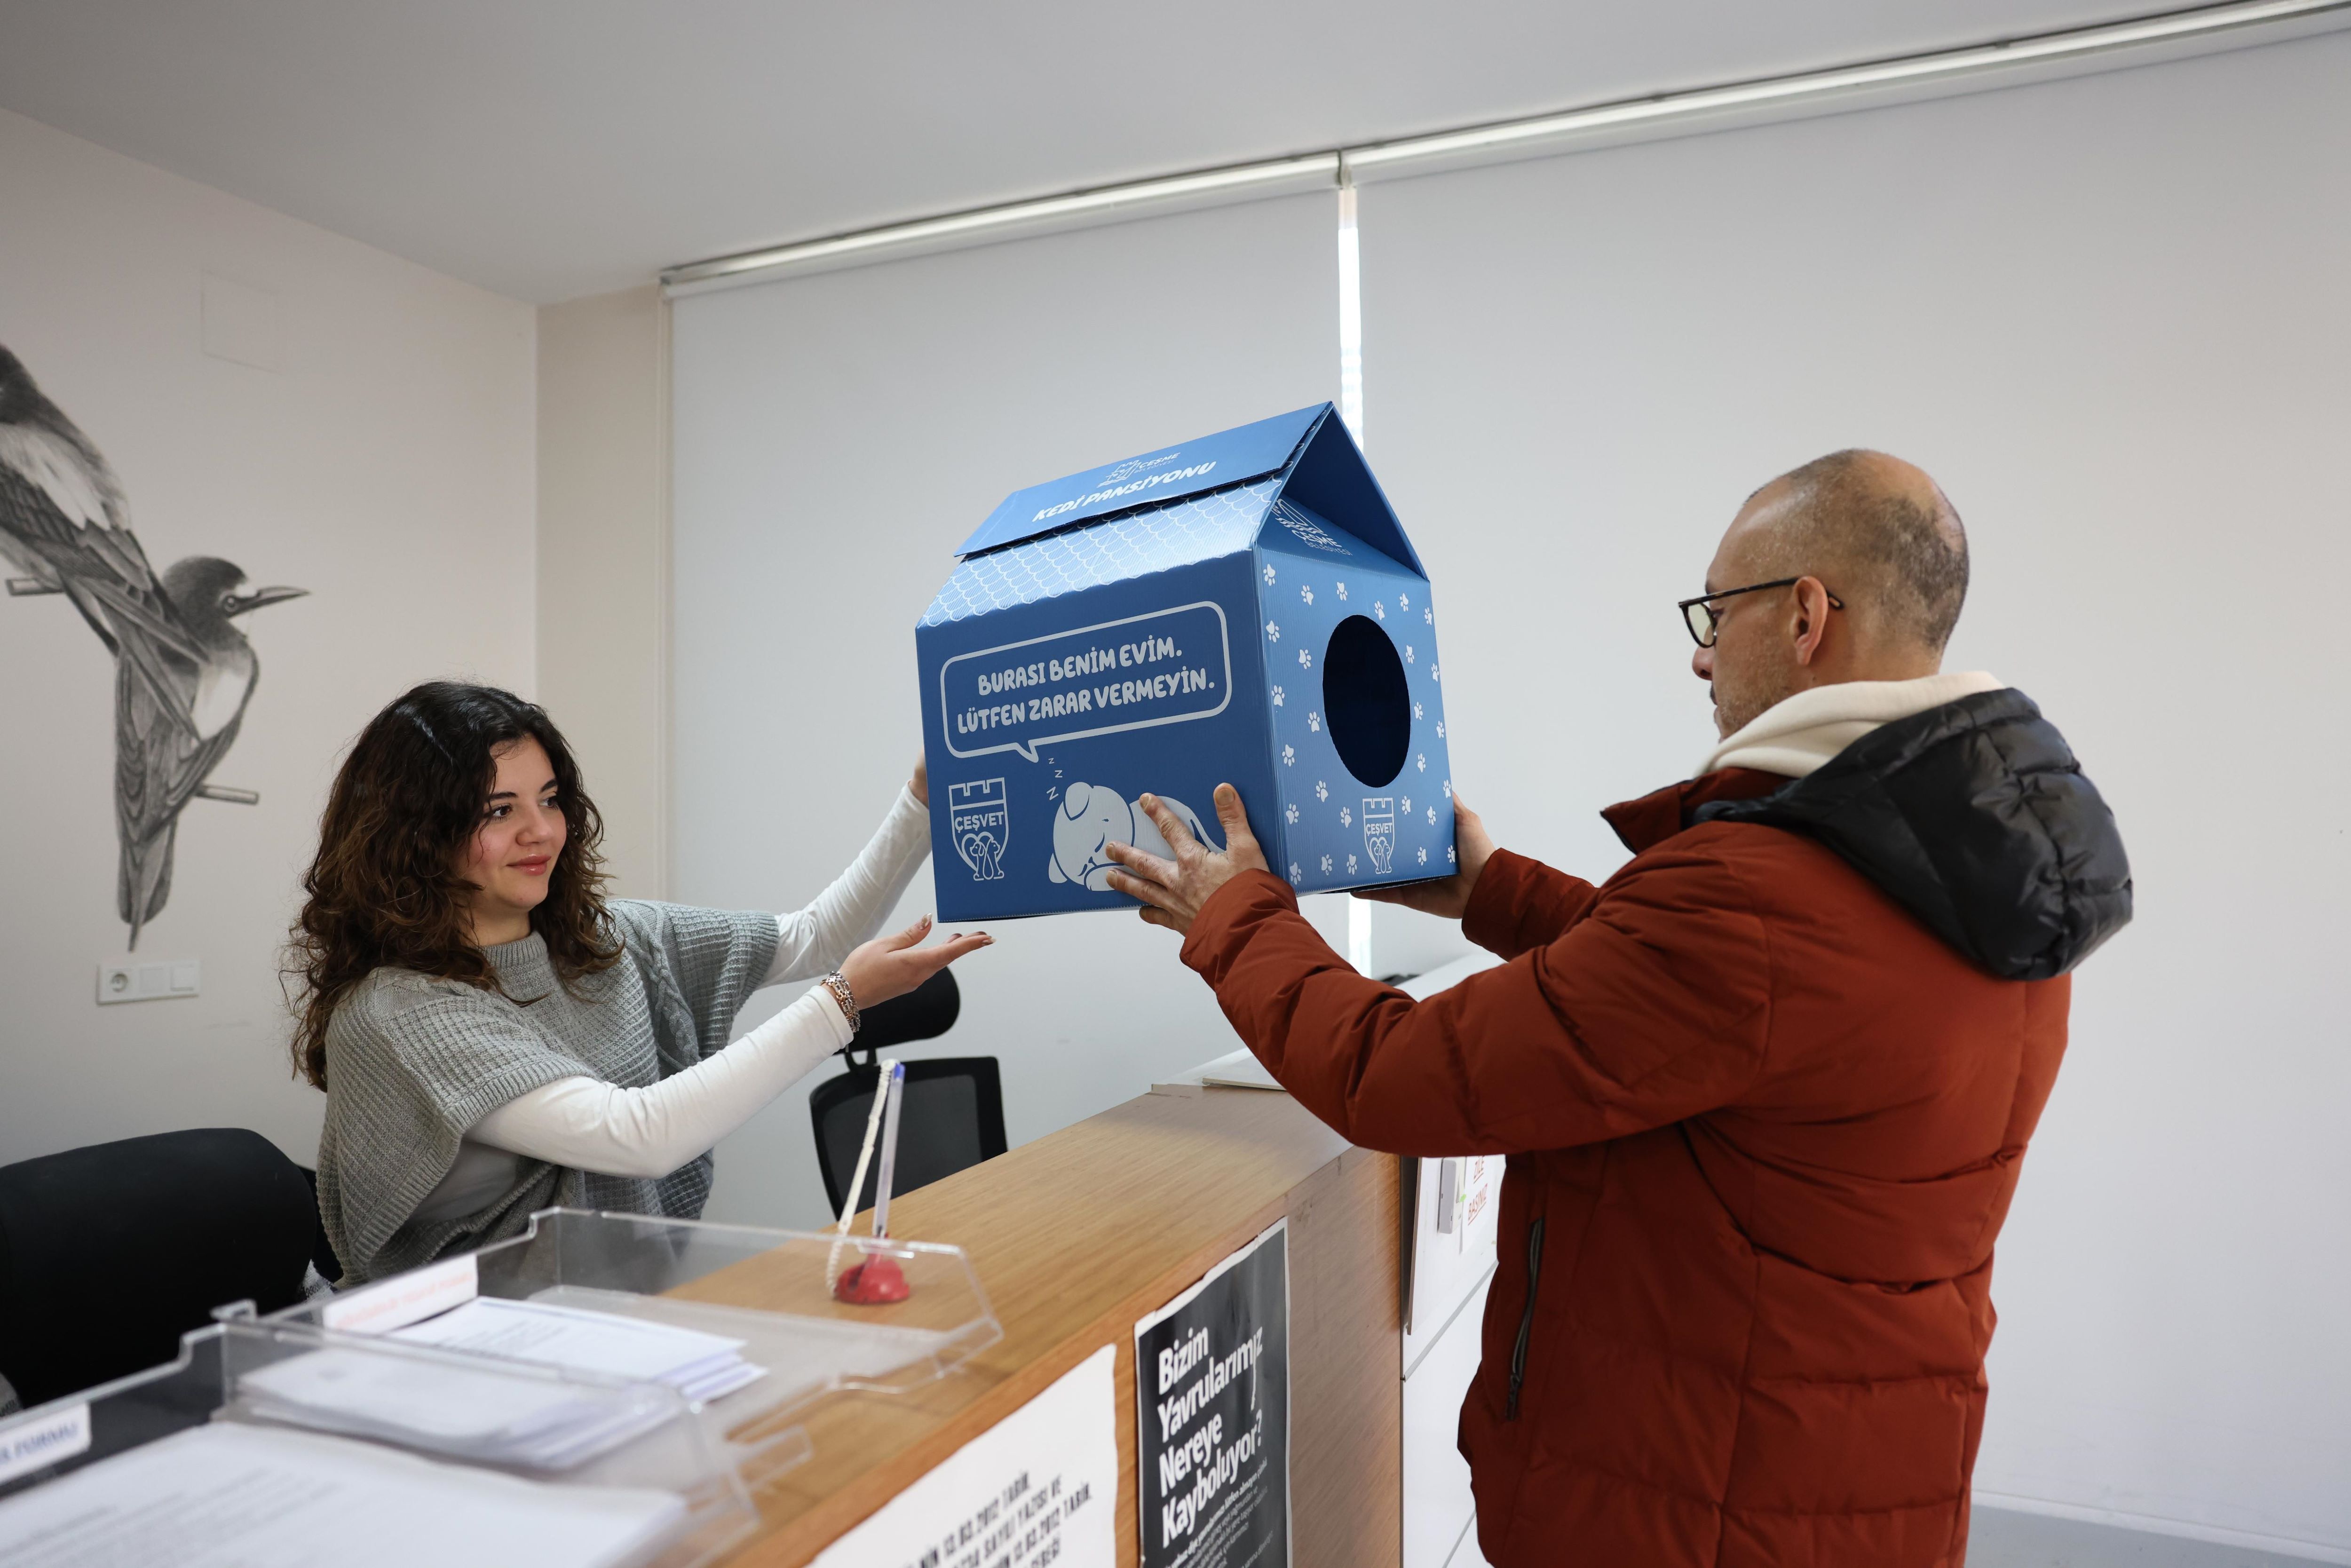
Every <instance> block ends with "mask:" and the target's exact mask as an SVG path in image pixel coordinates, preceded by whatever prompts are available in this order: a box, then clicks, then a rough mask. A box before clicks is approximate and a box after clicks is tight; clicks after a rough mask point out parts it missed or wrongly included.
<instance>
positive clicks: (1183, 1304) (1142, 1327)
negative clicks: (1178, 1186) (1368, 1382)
mask: <svg viewBox="0 0 2351 1568" xmlns="http://www.w3.org/2000/svg"><path fill="white" fill-rule="evenodd" d="M1134 1394H1135V1398H1134V1406H1135V1416H1136V1419H1137V1425H1138V1428H1139V1431H1138V1441H1137V1443H1136V1446H1135V1480H1136V1493H1137V1497H1138V1499H1139V1500H1140V1502H1141V1505H1142V1510H1143V1518H1142V1526H1141V1531H1140V1534H1139V1536H1138V1539H1139V1541H1140V1543H1141V1545H1142V1549H1143V1551H1142V1561H1143V1568H1289V1563H1290V1222H1289V1221H1288V1220H1286V1219H1284V1220H1277V1221H1275V1222H1274V1225H1273V1228H1271V1229H1270V1230H1268V1231H1266V1232H1265V1233H1264V1234H1263V1235H1261V1236H1259V1238H1258V1239H1256V1240H1254V1241H1252V1242H1250V1243H1249V1245H1248V1246H1246V1247H1244V1248H1242V1249H1240V1250H1239V1251H1238V1252H1236V1253H1234V1254H1233V1255H1232V1256H1231V1257H1229V1258H1228V1259H1226V1260H1224V1261H1223V1262H1221V1263H1219V1264H1217V1266H1216V1267H1215V1268H1214V1269H1211V1270H1208V1273H1207V1277H1206V1278H1204V1279H1203V1280H1201V1281H1200V1282H1199V1283H1198V1284H1196V1285H1195V1286H1193V1287H1192V1288H1191V1289H1190V1290H1188V1291H1185V1292H1184V1293H1183V1294H1182V1295H1180V1296H1178V1297H1176V1298H1175V1300H1174V1301H1170V1302H1168V1303H1167V1304H1166V1305H1165V1306H1164V1307H1162V1308H1160V1309H1159V1311H1157V1312H1154V1313H1152V1314H1151V1315H1150V1316H1149V1317H1147V1318H1145V1319H1144V1320H1143V1321H1142V1322H1139V1323H1137V1324H1135V1325H1134Z"/></svg>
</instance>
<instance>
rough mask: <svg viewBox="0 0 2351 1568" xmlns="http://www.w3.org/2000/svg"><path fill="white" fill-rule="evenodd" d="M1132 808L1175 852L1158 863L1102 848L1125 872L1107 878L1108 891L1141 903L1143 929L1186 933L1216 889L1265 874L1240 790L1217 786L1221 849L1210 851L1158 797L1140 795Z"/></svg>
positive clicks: (1145, 855)
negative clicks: (1246, 876) (1250, 873)
mask: <svg viewBox="0 0 2351 1568" xmlns="http://www.w3.org/2000/svg"><path fill="white" fill-rule="evenodd" d="M1137 804H1139V805H1141V806H1142V808H1143V810H1144V814H1145V815H1146V816H1148V817H1149V818H1150V819H1151V821H1152V824H1153V826H1155V827H1156V828H1157V829H1158V830H1159V836H1160V837H1161V838H1163V839H1165V840H1166V841H1167V847H1168V848H1169V849H1171V850H1173V851H1175V859H1174V860H1172V861H1164V860H1161V859H1160V858H1159V857H1158V856H1157V855H1155V854H1153V853H1151V852H1149V851H1147V850H1139V849H1136V848H1135V847H1134V845H1133V844H1123V843H1120V842H1119V841H1116V840H1113V841H1111V842H1109V843H1107V844H1104V845H1103V846H1102V848H1103V850H1104V851H1105V852H1107V853H1108V854H1109V855H1110V858H1111V859H1113V860H1114V861H1116V862H1118V863H1119V864H1120V865H1122V866H1124V867H1125V868H1126V869H1125V870H1124V871H1114V872H1113V873H1110V885H1111V887H1112V888H1113V890H1114V891H1116V892H1119V893H1123V894H1126V895H1127V896H1128V897H1130V898H1139V899H1141V900H1142V901H1143V919H1144V924H1145V925H1165V927H1167V929H1169V930H1170V931H1189V930H1191V929H1192V922H1193V921H1194V920H1196V919H1197V918H1198V917H1199V914H1200V905H1202V904H1206V903H1207V902H1208V900H1209V899H1210V898H1212V897H1214V896H1215V895H1216V892H1217V889H1218V888H1220V887H1222V886H1224V885H1225V883H1228V882H1230V881H1232V880H1233V878H1235V877H1237V876H1238V875H1240V873H1243V872H1245V871H1263V870H1265V869H1266V863H1265V852H1264V851H1263V850H1261V849H1259V847H1258V841H1257V834H1255V833H1254V832H1252V831H1249V812H1247V811H1246V810H1242V808H1241V797H1240V791H1239V790H1238V789H1234V788H1233V787H1232V786H1231V785H1229V784H1219V785H1217V821H1220V822H1222V823H1223V824H1224V825H1225V847H1224V848H1223V849H1222V850H1212V849H1210V848H1208V847H1207V845H1206V844H1204V843H1202V842H1201V841H1199V840H1197V839H1196V838H1194V837H1193V836H1192V830H1191V829H1189V828H1187V827H1186V826H1185V825H1184V819H1183V818H1181V817H1179V816H1177V815H1176V814H1175V812H1173V811H1171V810H1168V809H1167V808H1166V807H1165V806H1163V805H1161V804H1160V803H1159V797H1158V796H1156V795H1145V796H1144V797H1143V799H1142V800H1140V801H1138V802H1137Z"/></svg>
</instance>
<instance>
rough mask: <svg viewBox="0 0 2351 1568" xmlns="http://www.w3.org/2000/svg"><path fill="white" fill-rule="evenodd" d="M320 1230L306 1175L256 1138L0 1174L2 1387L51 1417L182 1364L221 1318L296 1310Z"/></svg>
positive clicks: (95, 1152) (89, 1153) (172, 1140)
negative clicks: (226, 1309)
mask: <svg viewBox="0 0 2351 1568" xmlns="http://www.w3.org/2000/svg"><path fill="white" fill-rule="evenodd" d="M318 1229H319V1210H318V1207H317V1205H316V1204H315V1203H314V1202H313V1201H312V1199H311V1197H310V1186H309V1184H308V1182H306V1181H304V1180H303V1179H302V1170H301V1167H300V1166H297V1165H296V1164H295V1163H294V1162H293V1161H292V1160H289V1159H287V1157H286V1156H285V1155H282V1154H280V1153H279V1152H278V1150H277V1145H274V1144H272V1143H271V1142H270V1141H269V1140H268V1139H266V1138H265V1137H263V1136H262V1135H261V1134H258V1133H251V1132H246V1131H245V1130H244V1129H242V1128H236V1127H203V1128H197V1129H193V1130H192V1131H189V1132H184V1133H158V1134H154V1135H153V1136H152V1137H144V1138H126V1139H124V1140H123V1141H122V1142H120V1143H117V1144H94V1145H90V1146H89V1147H88V1148H81V1149H69V1150H68V1151H67V1152H65V1153H64V1154H58V1155H43V1156H42V1157H41V1158H39V1159H33V1160H25V1161H22V1162H20V1163H18V1164H16V1165H13V1166H0V1376H5V1377H6V1378H7V1380H8V1381H9V1382H10V1383H11V1384H13V1385H15V1386H16V1394H17V1397H18V1398H20V1399H21V1400H23V1401H24V1403H25V1404H26V1406H34V1405H38V1404H40V1403H41V1402H42V1401H44V1400H47V1399H55V1398H57V1397H58V1396H62V1395H67V1394H71V1393H73V1392H75V1391H76V1390H78V1389H82V1388H88V1387H89V1386H90V1385H93V1384H98V1383H104V1382H106V1381H107V1380H109V1379H110V1378H115V1377H120V1376H122V1375H125V1374H128V1373H132V1372H137V1371H139V1370H141V1368H143V1367H149V1366H153V1365H155V1364H158V1363H161V1362H166V1361H169V1360H171V1359H172V1356H173V1355H175V1354H178V1351H179V1345H180V1335H181V1334H183V1333H185V1332H187V1331H188V1330H190V1329H194V1328H202V1327H203V1326H204V1324H205V1323H206V1322H210V1321H211V1317H212V1309H213V1308H214V1307H216V1306H222V1305H225V1304H226V1303H227V1302H230V1301H243V1300H246V1299H250V1300H251V1301H253V1302H254V1304H255V1305H256V1307H257V1308H258V1309H259V1310H260V1311H262V1312H275V1311H277V1309H278V1308H280V1307H288V1306H291V1305H293V1304H294V1303H295V1302H296V1301H299V1300H301V1298H302V1277H303V1266H304V1265H305V1264H307V1263H308V1261H309V1260H310V1244H311V1241H312V1239H313V1238H314V1237H316V1235H317V1234H318Z"/></svg>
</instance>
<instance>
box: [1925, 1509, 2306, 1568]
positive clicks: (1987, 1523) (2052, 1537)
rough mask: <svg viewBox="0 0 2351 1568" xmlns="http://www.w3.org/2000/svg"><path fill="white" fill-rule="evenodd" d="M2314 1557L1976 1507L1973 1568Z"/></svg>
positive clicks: (2279, 1562)
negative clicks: (2253, 1550)
mask: <svg viewBox="0 0 2351 1568" xmlns="http://www.w3.org/2000/svg"><path fill="white" fill-rule="evenodd" d="M2308 1563H2309V1559H2307V1558H2303V1557H2280V1556H2278V1555H2276V1554H2275V1553H2273V1552H2252V1551H2248V1550H2247V1549H2246V1548H2244V1547H2241V1546H2214V1545H2211V1544H2210V1543H2209V1542H2202V1541H2183V1540H2181V1539H2179V1537H2177V1536H2172V1535H2148V1534H2145V1533H2142V1532H2141V1531H2136V1530H2117V1529H2116V1528H2115V1527H2114V1526H2112V1525H2107V1524H2084V1523H2081V1522H2080V1521H2076V1520H2071V1519H2049V1518H2046V1517H2044V1516H2043V1515H2041V1514H2036V1513H2013V1512H2011V1511H2008V1510H2006V1509H1995V1508H1986V1507H1984V1506H1983V1505H1982V1504H1980V1503H1979V1504H1977V1505H1976V1511H1975V1518H1974V1521H1973V1523H1972V1524H1971V1525H1970V1527H1969V1531H1968V1568H2308Z"/></svg>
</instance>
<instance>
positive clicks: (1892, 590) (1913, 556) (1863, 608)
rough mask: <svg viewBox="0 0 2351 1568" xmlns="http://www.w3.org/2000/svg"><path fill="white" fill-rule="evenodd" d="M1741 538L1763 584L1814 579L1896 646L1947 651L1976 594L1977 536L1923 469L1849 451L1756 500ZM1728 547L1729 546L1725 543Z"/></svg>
mask: <svg viewBox="0 0 2351 1568" xmlns="http://www.w3.org/2000/svg"><path fill="white" fill-rule="evenodd" d="M1732 532H1733V535H1734V536H1736V535H1738V534H1740V533H1742V532H1744V533H1746V534H1747V536H1748V537H1747V538H1743V539H1740V541H1739V543H1740V547H1741V548H1740V554H1741V555H1742V556H1743V557H1745V558H1746V559H1747V561H1748V564H1749V567H1750V569H1751V570H1753V572H1754V575H1755V577H1756V579H1757V580H1769V579H1771V578H1775V577H1795V576H1799V575H1802V574H1807V573H1809V574H1811V575H1813V576H1815V577H1818V578H1820V579H1821V580H1823V581H1824V582H1826V583H1828V584H1829V585H1830V587H1831V588H1832V589H1833V590H1834V591H1835V592H1836V594H1837V595H1838V596H1839V597H1840V598H1841V599H1843V600H1844V601H1845V603H1846V604H1847V605H1848V606H1849V607H1850V610H1851V613H1853V614H1854V615H1855V617H1856V618H1857V621H1858V622H1860V623H1862V624H1865V625H1867V626H1868V627H1869V628H1870V629H1871V631H1873V632H1875V633H1876V635H1877V637H1879V638H1882V639H1883V640H1885V642H1886V643H1891V644H1900V643H1907V644H1910V645H1913V646H1916V647H1920V648H1925V649H1928V650H1931V651H1932V652H1934V653H1938V654H1939V653H1941V652H1942V651H1943V645H1944V644H1945V643H1949V641H1950V640H1951V628H1952V627H1953V626H1955V625H1957V624H1958V623H1959V606H1960V605H1961V604H1962V603H1964V602H1965V601H1966V600H1967V596H1968V535H1967V529H1966V528H1963V527H1962V526H1961V525H1960V522H1959V512H1958V511H1957V510H1956V509H1955V508H1954V507H1952V506H1951V503H1950V499H1949V497H1947V496H1945V495H1944V494H1943V492H1942V490H1941V488H1940V487H1938V486H1937V485H1936V483H1935V482H1934V480H1932V479H1930V478H1928V476H1927V475H1926V474H1925V472H1924V471H1923V470H1921V469H1918V468H1917V467H1914V466H1913V465H1910V464H1907V463H1905V462H1903V461H1902V460H1901V459H1900V458H1898V457H1889V456H1887V455H1886V454H1885V453H1883V452H1868V451H1864V450H1861V449H1859V448H1849V449H1847V450H1845V451H1843V452H1832V453H1830V454H1829V455H1827V456H1825V457H1816V458H1814V459H1813V461H1811V462H1810V463H1807V464H1805V465H1803V466H1802V467H1801V468H1797V469H1793V470H1792V471H1790V472H1788V473H1786V474H1782V476H1780V477H1778V478H1777V479H1774V480H1772V481H1771V483H1770V484H1768V485H1766V486H1763V487H1762V488H1761V489H1760V490H1758V491H1756V492H1755V494H1754V495H1752V496H1750V497H1748V498H1747V505H1746V506H1745V507H1742V508H1740V517H1739V521H1738V522H1737V523H1736V524H1734V525H1733V528H1732ZM1725 542H1726V544H1728V543H1729V542H1730V541H1729V540H1726V541H1725Z"/></svg>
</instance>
